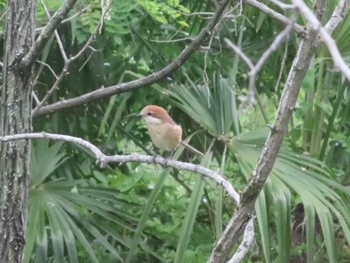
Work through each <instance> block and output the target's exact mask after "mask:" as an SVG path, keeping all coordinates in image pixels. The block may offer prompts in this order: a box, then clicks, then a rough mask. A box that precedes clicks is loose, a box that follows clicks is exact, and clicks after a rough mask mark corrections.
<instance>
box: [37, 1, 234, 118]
mask: <svg viewBox="0 0 350 263" xmlns="http://www.w3.org/2000/svg"><path fill="white" fill-rule="evenodd" d="M229 3H230V0H223V1H222V3H221V4H220V6H219V7H218V9H217V11H216V12H215V14H214V16H213V17H212V19H211V20H210V21H209V22H208V25H207V26H206V27H205V28H203V29H202V30H201V32H200V33H199V34H198V35H197V36H196V37H195V38H194V39H193V40H192V42H191V43H190V44H189V45H188V46H187V47H186V48H185V49H184V50H183V51H182V52H181V53H180V55H179V56H178V57H177V58H176V59H175V60H174V61H172V62H171V63H170V64H168V65H167V66H166V67H165V68H163V69H162V70H160V71H158V72H155V73H152V74H150V75H148V76H146V77H143V78H141V79H137V80H133V81H129V82H126V83H121V84H118V85H114V86H110V87H107V88H101V89H98V90H95V91H92V92H90V93H87V94H84V95H81V96H78V97H75V98H71V99H67V100H62V101H59V102H56V103H53V104H51V105H47V106H43V107H41V109H40V110H38V111H37V112H36V113H35V114H34V115H33V116H34V117H35V116H39V115H44V114H49V113H52V112H54V111H57V110H62V109H67V108H71V107H75V106H78V105H81V104H84V103H87V102H91V101H94V100H97V99H101V98H104V97H108V96H111V95H114V94H119V93H122V92H126V91H130V90H134V89H138V88H141V87H143V86H146V85H150V84H153V83H155V82H157V81H159V80H161V79H163V78H165V77H167V76H169V75H170V74H172V73H173V72H174V71H176V70H177V69H178V68H179V67H180V66H181V65H182V64H183V63H184V62H185V61H186V60H187V59H188V57H189V56H190V55H192V53H193V52H195V51H196V50H197V49H198V47H199V46H200V44H201V43H202V41H203V40H204V39H205V38H206V37H207V36H208V34H210V33H211V31H212V30H213V29H214V27H215V26H216V24H217V23H218V21H219V20H220V16H221V14H222V13H223V12H224V10H225V9H226V7H227V5H228V4H229Z"/></svg>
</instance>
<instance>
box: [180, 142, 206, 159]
mask: <svg viewBox="0 0 350 263" xmlns="http://www.w3.org/2000/svg"><path fill="white" fill-rule="evenodd" d="M181 145H182V146H184V147H185V148H186V149H188V150H190V151H191V152H193V153H196V154H198V155H201V156H204V154H203V153H202V152H200V151H198V150H197V149H196V148H194V147H192V146H191V145H189V144H188V143H187V142H184V141H181Z"/></svg>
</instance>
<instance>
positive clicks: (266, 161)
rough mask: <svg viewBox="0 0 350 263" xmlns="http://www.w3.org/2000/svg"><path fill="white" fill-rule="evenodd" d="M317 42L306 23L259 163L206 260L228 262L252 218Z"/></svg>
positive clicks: (219, 262)
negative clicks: (236, 243)
mask: <svg viewBox="0 0 350 263" xmlns="http://www.w3.org/2000/svg"><path fill="white" fill-rule="evenodd" d="M316 42H317V30H316V29H315V28H314V27H313V26H312V24H310V23H308V25H307V32H306V37H305V39H303V40H302V41H301V42H300V44H299V47H298V52H297V55H296V57H295V59H294V61H293V65H292V68H291V70H290V72H289V75H288V78H287V81H286V84H285V88H284V90H283V94H282V97H281V100H280V104H279V107H278V111H277V114H276V117H275V120H274V122H273V124H272V126H271V131H270V134H269V136H268V138H267V140H266V142H265V145H264V147H263V151H262V153H261V155H260V158H259V161H258V164H257V165H256V168H255V169H254V171H253V172H252V176H251V178H250V180H249V182H248V184H247V186H246V188H245V190H244V192H243V194H242V195H241V197H242V200H241V203H240V205H239V207H238V209H237V210H236V211H235V212H234V214H233V216H232V218H231V219H230V221H229V223H228V224H227V226H226V228H225V230H224V232H223V234H222V236H221V237H220V238H219V240H218V241H217V243H216V245H215V247H214V249H213V251H212V254H211V256H210V258H209V260H208V263H223V262H226V261H227V258H228V256H229V254H230V252H231V250H232V246H233V244H234V243H235V242H236V241H237V240H238V238H239V236H240V235H241V232H242V229H243V228H244V227H245V226H246V224H247V223H248V222H249V220H250V218H251V214H250V213H251V212H252V210H253V208H254V204H255V201H256V199H257V197H258V195H259V193H260V191H261V190H262V188H263V187H264V184H265V182H266V180H267V178H268V175H269V173H270V172H271V170H272V167H273V164H274V162H275V160H276V157H277V153H278V151H279V149H280V147H281V144H282V141H283V138H284V135H285V133H286V131H287V127H288V122H289V120H290V117H291V115H292V111H293V110H294V107H295V103H296V100H297V97H298V93H299V89H300V86H301V83H302V81H303V79H304V77H305V74H306V72H307V70H308V68H309V65H310V61H311V58H312V56H313V54H314V51H315V43H316Z"/></svg>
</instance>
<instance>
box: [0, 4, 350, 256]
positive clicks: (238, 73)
mask: <svg viewBox="0 0 350 263" xmlns="http://www.w3.org/2000/svg"><path fill="white" fill-rule="evenodd" d="M44 2H45V5H43V4H42V3H41V2H40V1H39V2H38V6H37V28H38V29H37V30H38V32H40V27H42V26H45V24H46V23H47V21H48V16H47V14H46V12H45V8H44V6H46V8H47V10H48V11H49V13H50V14H53V13H54V12H55V11H56V10H57V9H58V8H59V7H60V6H61V5H62V3H63V2H64V1H62V0H45V1H44ZM240 2H241V1H232V3H231V5H230V6H229V8H228V9H227V10H226V11H225V15H224V16H223V17H222V20H221V22H220V23H219V24H218V25H217V26H216V27H215V30H214V31H213V32H212V34H211V35H210V37H208V38H206V39H205V41H204V42H203V43H202V44H201V48H200V49H199V50H198V51H197V52H195V53H194V54H193V55H192V56H191V57H190V58H189V59H188V60H187V61H186V62H185V64H183V65H182V66H181V67H180V68H179V69H178V70H177V71H176V72H175V73H173V74H172V75H171V76H170V77H167V78H164V79H162V80H161V81H158V82H157V83H155V84H152V85H147V86H143V87H141V88H139V89H134V90H131V91H127V92H120V93H118V94H115V95H113V96H108V97H105V98H102V99H99V100H95V101H93V102H90V103H81V104H79V105H76V106H74V107H70V108H67V109H63V110H54V111H53V112H52V113H51V112H50V113H46V112H41V110H43V109H45V107H47V106H45V105H42V107H41V108H40V109H39V108H38V110H37V111H36V110H34V118H33V130H34V131H46V132H51V133H59V134H67V135H73V136H76V137H81V138H83V139H85V140H87V141H90V142H91V143H93V144H95V145H96V146H98V147H99V148H100V149H101V150H102V151H103V152H104V153H106V154H110V155H113V154H117V153H119V154H130V153H135V152H136V153H147V154H153V149H152V148H151V146H152V144H151V141H150V139H149V137H148V134H147V130H146V128H145V125H144V123H142V122H141V121H140V120H139V119H138V118H137V117H135V114H136V113H138V112H139V111H140V110H141V109H142V108H143V107H144V106H145V105H148V104H156V105H161V106H163V107H165V108H166V109H167V110H169V112H170V113H171V115H172V116H173V118H174V120H175V121H176V122H177V123H179V124H181V125H182V127H183V129H184V138H187V139H188V140H190V142H191V144H192V145H193V146H195V147H196V148H197V149H200V150H201V151H202V152H206V153H207V155H206V157H205V158H204V159H203V160H202V159H200V158H199V157H198V156H195V155H193V154H192V153H190V152H187V151H183V149H182V148H179V149H178V150H177V151H176V152H175V153H174V155H173V158H178V159H179V160H181V161H185V162H192V163H200V164H202V165H204V166H206V167H209V168H211V169H213V170H220V171H221V173H222V174H223V176H224V177H226V178H227V179H229V181H230V182H231V183H232V184H233V185H234V187H235V189H237V190H239V191H241V190H243V189H244V187H245V185H246V182H247V179H248V178H249V177H250V176H251V172H252V170H253V168H254V167H255V164H256V162H257V159H258V157H259V155H260V152H261V150H262V148H263V144H264V141H265V139H266V137H267V134H268V124H270V123H271V122H272V121H273V119H274V116H275V114H276V110H277V106H278V103H279V99H280V97H281V93H282V90H283V88H284V84H285V81H286V79H287V75H288V72H289V69H290V67H291V64H292V61H293V58H294V56H295V52H296V48H297V45H298V43H299V42H300V39H301V36H300V35H299V34H297V33H295V32H293V33H291V34H290V35H289V37H288V39H287V40H286V41H285V42H284V43H283V44H281V45H280V46H279V48H278V49H277V50H276V51H275V52H274V53H273V54H272V56H271V57H270V58H269V59H268V60H267V62H266V63H265V65H264V66H263V68H262V70H261V72H260V73H259V75H258V76H257V79H256V89H255V90H254V100H255V101H256V103H254V104H252V103H251V101H249V96H248V95H249V91H250V90H249V79H248V77H249V76H248V71H249V69H248V67H247V66H246V64H245V63H244V62H242V60H241V59H240V57H239V56H238V55H237V54H236V53H234V52H233V51H232V50H231V49H230V48H228V47H227V45H225V43H224V39H225V38H227V39H229V40H230V41H232V42H233V43H236V45H238V46H240V47H241V50H242V51H243V52H244V53H245V54H246V55H247V56H248V57H249V58H250V59H251V61H253V62H256V61H258V60H259V58H260V57H261V56H262V53H263V52H264V51H265V50H266V49H267V48H268V47H269V46H270V45H271V43H272V42H273V40H274V39H275V37H276V35H277V34H278V33H279V32H280V31H282V30H283V29H284V28H285V25H282V24H280V23H278V22H277V21H276V20H275V19H274V18H271V17H269V16H267V15H266V14H264V13H262V12H261V11H259V10H258V9H256V8H255V7H252V6H249V5H247V4H244V5H241V4H240ZM309 2H312V1H309ZM217 4H218V3H216V1H186V0H184V1H178V0H168V1H151V0H119V1H112V2H111V7H110V10H109V12H108V13H107V14H106V19H105V20H104V22H103V25H102V26H101V30H97V31H96V28H99V27H100V25H99V23H100V17H101V12H102V11H101V1H98V0H89V1H88V0H80V1H78V3H77V4H76V5H75V7H74V9H73V10H72V11H71V12H70V13H69V18H68V19H67V21H65V22H64V23H62V24H61V25H60V27H59V28H58V30H57V34H58V35H59V38H57V37H55V36H54V35H53V36H52V37H51V38H50V40H49V41H48V43H47V44H46V45H45V47H44V49H43V52H42V54H41V57H40V59H39V61H38V62H37V63H36V64H35V87H34V93H35V96H37V97H38V98H40V99H42V98H43V97H44V96H45V95H46V94H47V92H48V90H50V89H51V87H52V86H53V85H54V83H55V82H56V80H57V76H58V77H59V75H60V74H61V72H62V70H63V67H64V66H67V65H66V64H67V63H65V61H64V58H63V56H62V48H64V50H65V52H66V54H67V56H68V58H69V57H70V56H73V55H75V54H76V53H77V52H79V50H80V49H81V48H82V47H83V46H84V44H85V43H86V42H87V41H88V39H89V38H90V36H91V34H93V33H94V32H97V34H96V37H95V38H94V39H93V40H92V42H91V44H90V47H89V48H87V49H86V50H85V52H84V53H83V54H82V55H81V56H79V57H77V59H76V60H74V61H72V63H70V64H69V67H67V68H66V70H67V73H63V77H62V81H61V80H60V83H59V85H58V87H57V89H55V90H54V91H53V93H52V95H51V96H50V97H49V98H48V101H47V102H46V104H53V103H55V102H59V101H64V100H65V99H68V98H74V97H77V96H80V95H83V94H86V93H89V92H92V91H94V90H97V89H99V88H103V87H109V86H112V85H115V84H118V83H123V82H127V81H132V80H135V79H139V78H141V77H142V76H146V75H148V74H151V73H154V72H157V71H159V70H161V69H162V68H164V67H165V66H166V65H167V64H168V63H169V62H171V61H173V60H174V59H176V57H177V56H178V55H179V54H180V52H181V51H182V50H183V49H184V48H185V47H186V46H187V45H188V44H189V43H190V41H191V40H192V39H193V38H194V37H196V36H197V35H198V34H199V32H200V31H201V29H202V28H203V27H204V26H206V24H207V21H208V20H209V19H210V18H211V17H212V15H213V12H215V11H216V8H217ZM309 4H310V6H311V5H312V3H309ZM336 4H337V1H333V0H332V1H327V4H326V7H325V11H324V15H323V21H328V19H329V17H330V16H331V14H332V12H333V9H334V7H335V5H336ZM269 6H270V7H271V8H273V9H275V10H277V11H278V12H282V11H283V13H284V15H286V16H290V15H292V13H293V12H294V11H293V10H288V9H287V10H282V9H280V8H279V7H278V6H276V5H273V4H269ZM5 8H6V6H5V4H2V12H5ZM296 21H297V22H298V23H299V24H300V25H304V23H305V21H304V20H303V19H302V18H301V17H300V16H298V17H297V18H296ZM4 22H5V21H4V20H2V25H4ZM332 36H333V38H334V39H335V40H336V42H337V45H338V48H339V50H340V52H341V54H342V56H343V58H344V60H345V61H346V62H347V63H350V15H347V16H346V17H345V19H344V20H343V22H342V23H341V24H340V25H339V26H338V28H337V29H336V31H335V32H334V33H333V35H332ZM55 75H56V76H55ZM36 106H37V103H36V102H35V100H33V108H34V109H35V107H36ZM349 138H350V96H349V83H348V82H347V81H346V79H345V78H344V77H343V76H342V74H341V73H339V72H338V71H337V70H336V69H335V68H334V66H333V62H332V59H331V58H330V55H329V53H328V49H327V48H326V47H325V46H323V45H320V46H319V47H318V49H317V51H316V53H315V56H314V58H313V61H312V63H311V65H310V69H309V70H308V72H307V75H306V78H305V79H304V81H303V84H302V87H301V92H300V95H299V98H298V102H297V107H296V109H295V111H294V114H293V117H292V120H291V122H290V124H289V127H288V133H287V135H286V137H285V140H284V144H283V146H282V148H281V150H280V152H279V155H278V158H277V161H276V163H275V165H274V169H273V171H272V173H271V175H270V177H269V179H268V181H267V183H266V185H265V188H264V189H263V191H262V192H261V194H260V196H259V198H258V200H257V202H256V205H255V213H254V217H255V218H256V220H255V242H254V245H253V246H252V248H251V250H250V253H249V254H248V256H247V257H246V259H245V262H306V260H308V262H349V261H350V247H349V241H350V205H349V204H350V196H349V193H350V162H349V161H350V139H349ZM165 154H166V153H165ZM95 161H96V160H95V159H94V158H93V157H92V156H91V154H90V153H89V152H87V151H84V149H82V148H80V147H77V146H74V145H73V144H67V143H61V142H52V141H49V140H35V141H33V150H32V159H31V172H30V190H29V214H28V229H27V240H26V247H25V261H26V262H64V261H65V262H119V261H120V262H122V260H123V261H124V262H206V260H207V258H208V256H209V255H210V253H211V250H212V248H213V244H214V243H215V240H216V238H218V237H219V236H220V234H221V232H222V231H223V228H224V226H225V224H226V223H227V221H228V220H229V218H230V217H231V215H232V212H233V211H234V209H235V204H234V203H233V201H232V200H231V199H230V198H227V195H226V193H225V192H224V191H223V190H222V189H221V187H219V186H217V185H216V184H214V183H213V182H211V181H209V180H207V179H204V178H202V177H201V176H199V175H197V174H194V173H190V172H184V171H178V170H175V169H170V168H166V169H165V168H163V167H161V166H156V165H149V164H139V163H124V164H120V165H117V164H110V165H108V166H107V167H106V168H105V169H100V168H99V167H97V166H96V165H95ZM63 258H64V259H65V260H64V261H63V260H62V259H63Z"/></svg>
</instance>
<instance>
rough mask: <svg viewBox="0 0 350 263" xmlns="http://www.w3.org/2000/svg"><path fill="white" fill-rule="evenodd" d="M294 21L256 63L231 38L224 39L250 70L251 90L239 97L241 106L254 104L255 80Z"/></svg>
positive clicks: (286, 35)
mask: <svg viewBox="0 0 350 263" xmlns="http://www.w3.org/2000/svg"><path fill="white" fill-rule="evenodd" d="M292 28H293V23H292V21H291V23H290V24H289V25H288V26H287V27H286V28H285V29H284V30H283V31H282V32H281V33H279V34H278V35H277V36H276V38H275V39H274V41H273V42H272V43H271V45H270V46H269V48H268V49H266V50H265V52H264V53H263V54H262V56H261V57H260V59H259V60H258V62H257V63H256V64H255V65H254V64H253V62H252V61H251V60H250V59H249V58H248V56H247V55H246V54H245V53H244V52H243V51H242V50H241V49H240V48H239V47H237V46H236V45H234V44H233V43H232V42H231V41H230V40H229V39H227V38H225V39H224V41H225V43H226V44H227V46H228V47H229V48H231V49H232V50H233V51H234V52H236V53H237V54H238V55H239V56H240V57H241V58H242V59H243V61H244V62H245V63H246V64H247V65H248V67H249V72H248V77H249V90H248V93H247V95H246V96H240V97H239V99H240V100H241V102H242V103H241V105H240V108H242V107H244V106H245V105H248V106H252V105H254V104H255V102H256V100H255V96H254V94H255V92H256V87H255V82H256V77H257V75H258V73H259V72H260V70H261V68H262V66H263V65H264V64H265V62H266V60H267V59H268V58H269V57H270V55H271V54H272V53H273V52H274V51H276V50H277V49H278V47H279V46H280V45H281V44H282V42H283V41H284V40H285V39H286V38H287V37H288V35H289V33H290V32H291V31H292ZM258 102H259V101H258ZM263 116H264V119H265V121H266V122H267V121H268V120H267V117H265V115H263Z"/></svg>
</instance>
